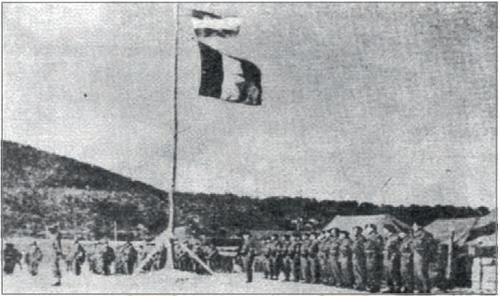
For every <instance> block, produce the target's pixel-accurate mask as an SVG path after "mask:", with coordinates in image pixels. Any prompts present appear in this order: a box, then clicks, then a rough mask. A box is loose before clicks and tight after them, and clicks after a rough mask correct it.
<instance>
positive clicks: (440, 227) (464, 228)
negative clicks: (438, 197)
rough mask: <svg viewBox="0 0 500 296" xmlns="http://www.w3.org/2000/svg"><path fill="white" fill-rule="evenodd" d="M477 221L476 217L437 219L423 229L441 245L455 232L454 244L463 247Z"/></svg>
mask: <svg viewBox="0 0 500 296" xmlns="http://www.w3.org/2000/svg"><path fill="white" fill-rule="evenodd" d="M477 221H478V218H477V217H472V218H461V219H437V220H435V221H434V222H432V223H431V224H429V225H427V226H426V227H425V230H427V231H428V232H430V233H431V234H432V235H433V236H434V238H435V239H437V240H438V241H439V242H441V243H446V242H448V241H449V240H450V238H451V232H452V231H455V238H454V240H453V241H454V242H455V243H456V244H458V245H463V244H464V243H465V242H466V241H467V239H468V238H469V235H470V232H471V230H472V229H473V228H474V226H475V225H476V223H477Z"/></svg>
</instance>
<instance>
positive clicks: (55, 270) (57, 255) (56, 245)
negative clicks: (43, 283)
mask: <svg viewBox="0 0 500 296" xmlns="http://www.w3.org/2000/svg"><path fill="white" fill-rule="evenodd" d="M51 247H52V250H53V251H54V255H53V256H52V264H51V265H52V274H53V276H54V278H55V279H56V282H55V283H54V285H57V286H58V285H60V284H61V277H62V275H61V266H60V260H61V259H63V256H64V255H63V251H62V247H61V234H60V233H59V232H56V233H55V234H53V236H52V242H51Z"/></svg>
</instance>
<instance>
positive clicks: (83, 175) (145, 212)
mask: <svg viewBox="0 0 500 296" xmlns="http://www.w3.org/2000/svg"><path fill="white" fill-rule="evenodd" d="M2 190H3V195H2V213H3V216H2V218H3V219H2V220H3V225H2V227H3V234H4V235H10V234H13V233H19V232H22V233H24V234H36V233H38V232H40V231H42V230H43V229H44V228H45V225H47V224H52V223H59V224H60V225H61V226H62V228H63V229H66V230H78V231H82V232H90V233H92V234H93V235H94V236H95V237H96V238H99V237H102V236H108V237H110V236H111V234H112V231H113V224H114V222H115V221H116V223H117V226H118V229H119V230H121V231H124V232H130V231H132V230H135V229H136V228H137V226H138V225H143V226H144V227H145V229H147V231H149V232H150V233H151V234H156V233H159V232H161V231H162V230H164V228H165V227H166V223H167V221H168V217H167V215H166V212H167V205H168V204H167V197H168V194H167V193H166V192H164V191H162V190H159V189H157V188H155V187H153V186H150V185H148V184H145V183H142V182H139V181H136V180H132V179H130V178H127V177H124V176H121V175H119V174H116V173H113V172H110V171H108V170H106V169H104V168H100V167H97V166H93V165H90V164H86V163H82V162H79V161H77V160H74V159H71V158H67V157H64V156H59V155H56V154H52V153H48V152H44V151H40V150H38V149H36V148H33V147H30V146H25V145H21V144H17V143H14V142H10V141H2ZM176 201H177V202H176V207H177V209H176V210H177V213H178V215H177V216H176V225H177V226H180V225H188V226H190V227H189V228H190V229H192V230H197V231H199V232H205V233H207V234H217V235H227V234H231V233H234V232H237V231H240V230H241V229H276V230H278V229H288V230H291V229H294V227H295V224H293V220H296V219H297V218H303V220H304V221H308V220H309V219H315V220H316V221H317V225H318V226H321V225H324V224H326V223H327V222H329V221H330V220H331V219H332V218H333V217H334V216H335V215H356V214H360V215H361V214H362V215H367V214H380V213H389V214H392V215H394V216H396V217H397V218H399V219H401V220H402V221H404V222H406V223H409V224H411V223H413V222H414V221H417V222H419V223H423V224H427V223H429V222H431V221H432V220H434V219H436V218H451V217H470V216H478V215H483V214H486V213H488V209H487V208H484V207H482V208H478V209H472V208H469V207H455V206H451V205H446V206H435V207H431V206H420V205H411V206H392V205H380V206H379V205H374V204H372V203H358V202H356V201H336V200H323V201H317V200H315V199H312V198H303V197H293V198H292V197H282V196H277V197H269V198H265V199H256V198H250V197H246V196H243V197H242V196H237V195H234V194H206V193H177V194H176ZM313 224H314V223H313Z"/></svg>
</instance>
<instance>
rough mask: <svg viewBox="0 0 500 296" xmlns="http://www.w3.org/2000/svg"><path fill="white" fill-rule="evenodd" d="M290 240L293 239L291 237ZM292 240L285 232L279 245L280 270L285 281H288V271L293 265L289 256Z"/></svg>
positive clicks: (289, 271)
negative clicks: (280, 256)
mask: <svg viewBox="0 0 500 296" xmlns="http://www.w3.org/2000/svg"><path fill="white" fill-rule="evenodd" d="M292 240H294V239H293V238H292ZM292 248H293V247H292V241H291V240H290V235H288V234H285V235H284V236H283V243H282V245H281V250H282V251H281V253H282V258H281V267H282V268H281V270H282V271H283V273H284V274H285V282H289V281H290V273H291V271H292V265H293V262H292V261H293V260H292V257H291V253H292V252H293V250H292Z"/></svg>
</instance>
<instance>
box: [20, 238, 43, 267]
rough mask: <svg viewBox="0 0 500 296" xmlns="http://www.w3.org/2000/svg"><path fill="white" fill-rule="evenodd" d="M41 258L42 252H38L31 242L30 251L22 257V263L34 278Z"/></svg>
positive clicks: (34, 243)
mask: <svg viewBox="0 0 500 296" xmlns="http://www.w3.org/2000/svg"><path fill="white" fill-rule="evenodd" d="M42 258H43V254H42V250H40V248H39V247H38V244H37V243H36V241H34V242H32V243H31V245H30V249H29V250H28V252H27V253H26V256H25V257H24V262H25V263H26V265H27V266H28V270H29V273H30V274H31V275H33V276H35V275H37V274H38V266H40V262H42Z"/></svg>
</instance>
